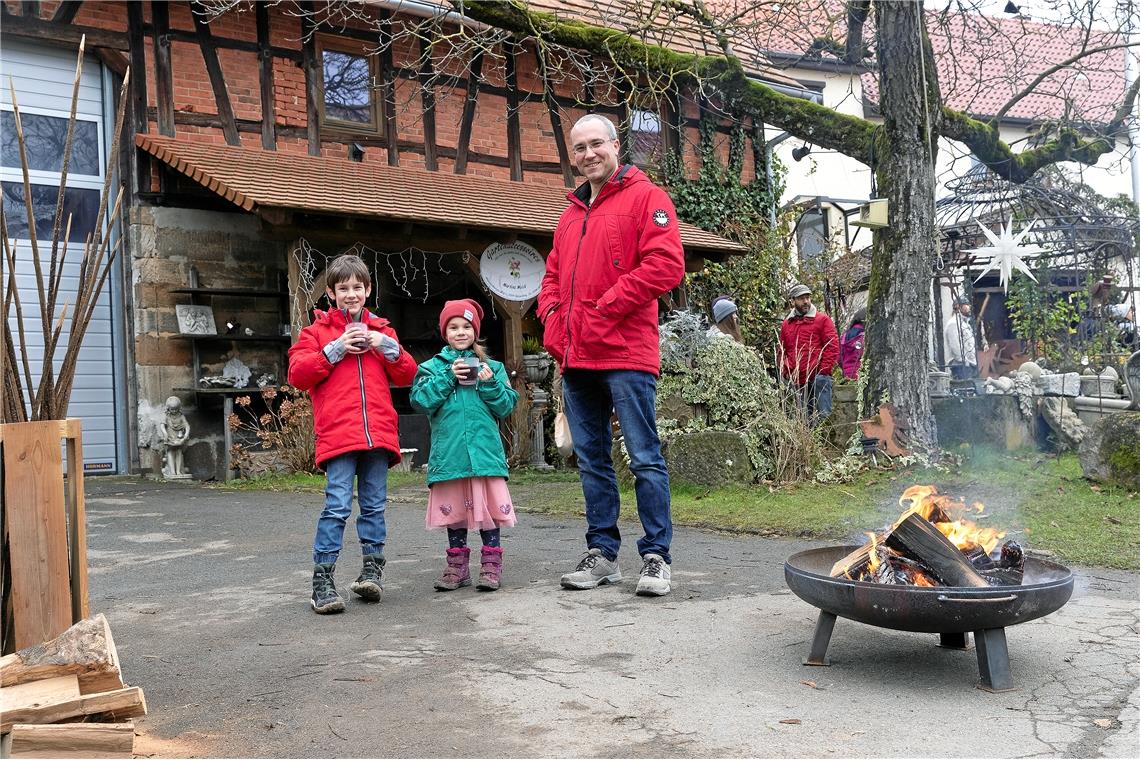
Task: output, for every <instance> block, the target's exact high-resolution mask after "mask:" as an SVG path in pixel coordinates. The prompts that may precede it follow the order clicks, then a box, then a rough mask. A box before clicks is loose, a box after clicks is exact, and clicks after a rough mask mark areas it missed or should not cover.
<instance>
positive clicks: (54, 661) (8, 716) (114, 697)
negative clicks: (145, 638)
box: [0, 614, 146, 758]
mask: <svg viewBox="0 0 1140 760" xmlns="http://www.w3.org/2000/svg"><path fill="white" fill-rule="evenodd" d="M143 715H146V699H145V698H144V697H143V692H142V689H139V688H131V687H127V686H126V685H124V683H123V675H122V671H121V670H120V669H119V656H118V652H117V651H116V650H115V642H114V640H113V639H112V638H111V628H110V626H108V624H107V618H105V617H104V616H103V615H102V614H99V615H95V616H94V617H90V618H87V619H85V620H82V621H80V622H78V623H76V624H75V625H73V626H72V627H71V628H68V629H67V630H66V631H64V632H63V633H62V634H60V635H59V636H57V637H56V638H54V639H52V640H51V641H47V642H44V643H43V644H38V645H36V646H31V647H27V648H26V649H21V650H20V651H18V652H16V653H14V654H10V655H6V656H4V657H3V658H0V723H2V725H0V733H2V734H3V740H2V741H3V746H2V749H3V752H2V753H0V754H2V755H3V756H4V757H12V758H17V757H125V758H129V757H131V756H132V754H133V752H134V744H135V726H134V721H132V720H131V718H137V717H141V716H143Z"/></svg>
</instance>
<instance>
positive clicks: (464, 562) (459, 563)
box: [435, 546, 471, 591]
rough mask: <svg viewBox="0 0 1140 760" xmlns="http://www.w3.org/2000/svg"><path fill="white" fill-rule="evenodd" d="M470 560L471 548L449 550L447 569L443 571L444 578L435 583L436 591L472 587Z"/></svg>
mask: <svg viewBox="0 0 1140 760" xmlns="http://www.w3.org/2000/svg"><path fill="white" fill-rule="evenodd" d="M470 560H471V549H470V548H468V547H466V546H464V547H463V548H462V549H448V550H447V567H445V568H444V569H443V577H442V578H440V579H439V580H438V581H436V582H435V589H436V591H454V590H455V589H457V588H459V587H461V586H470V585H471V568H470V567H469V566H468V563H469V562H470Z"/></svg>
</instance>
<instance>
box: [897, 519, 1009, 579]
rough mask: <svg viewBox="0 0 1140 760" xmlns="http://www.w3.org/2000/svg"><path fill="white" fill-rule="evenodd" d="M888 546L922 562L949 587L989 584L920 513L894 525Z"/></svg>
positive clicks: (964, 556) (956, 548)
mask: <svg viewBox="0 0 1140 760" xmlns="http://www.w3.org/2000/svg"><path fill="white" fill-rule="evenodd" d="M887 545H888V546H891V547H894V548H896V549H898V550H899V551H900V552H902V553H903V554H907V555H909V556H911V557H913V558H915V559H917V560H919V561H921V562H922V563H923V564H924V565H926V566H927V567H929V568H930V569H931V571H933V573H934V576H935V577H936V578H937V579H938V580H939V581H941V582H942V583H943V584H945V585H947V586H969V587H973V588H985V587H988V586H989V585H990V584H989V583H988V582H987V581H986V579H985V578H983V577H982V576H981V575H980V574H979V573H978V571H977V570H975V569H974V566H973V565H971V564H970V560H968V559H966V555H965V554H963V553H962V552H961V551H960V550H959V549H958V547H956V546H954V544H952V543H950V539H948V538H946V536H944V535H942V532H941V531H939V530H938V528H936V527H934V525H933V524H932V523H931V522H930V521H929V520H926V519H924V518H922V517H920V516H918V515H917V514H911V515H908V516H907V518H906V519H905V520H903V521H902V522H900V523H899V524H898V525H896V526H895V528H894V530H892V531H891V534H890V535H889V536H887Z"/></svg>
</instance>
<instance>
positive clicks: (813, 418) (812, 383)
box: [794, 375, 834, 427]
mask: <svg viewBox="0 0 1140 760" xmlns="http://www.w3.org/2000/svg"><path fill="white" fill-rule="evenodd" d="M833 385H834V383H833V381H832V379H831V375H816V376H815V377H813V378H812V379H811V380H809V381H808V382H807V383H805V384H803V385H800V386H794V387H795V392H796V403H797V404H799V405H800V408H801V409H805V410H806V412H807V416H808V421H809V422H810V423H811V426H812V427H815V426H816V425H818V424H819V423H820V422H822V421H823V420H825V419H827V418H828V417H830V416H831V391H832V386H833Z"/></svg>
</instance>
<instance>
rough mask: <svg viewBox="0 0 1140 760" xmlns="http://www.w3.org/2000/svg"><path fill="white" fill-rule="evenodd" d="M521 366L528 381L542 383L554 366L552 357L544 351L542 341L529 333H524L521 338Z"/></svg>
mask: <svg viewBox="0 0 1140 760" xmlns="http://www.w3.org/2000/svg"><path fill="white" fill-rule="evenodd" d="M522 349H523V368H524V369H525V370H526V381H527V382H528V383H534V384H538V383H544V382H546V379H547V378H548V377H550V371H551V370H552V369H553V368H554V357H552V356H551V355H550V354H548V353H546V349H544V348H543V347H542V342H541V341H540V340H539V339H538V338H535V337H533V336H531V335H524V336H523V339H522Z"/></svg>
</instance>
